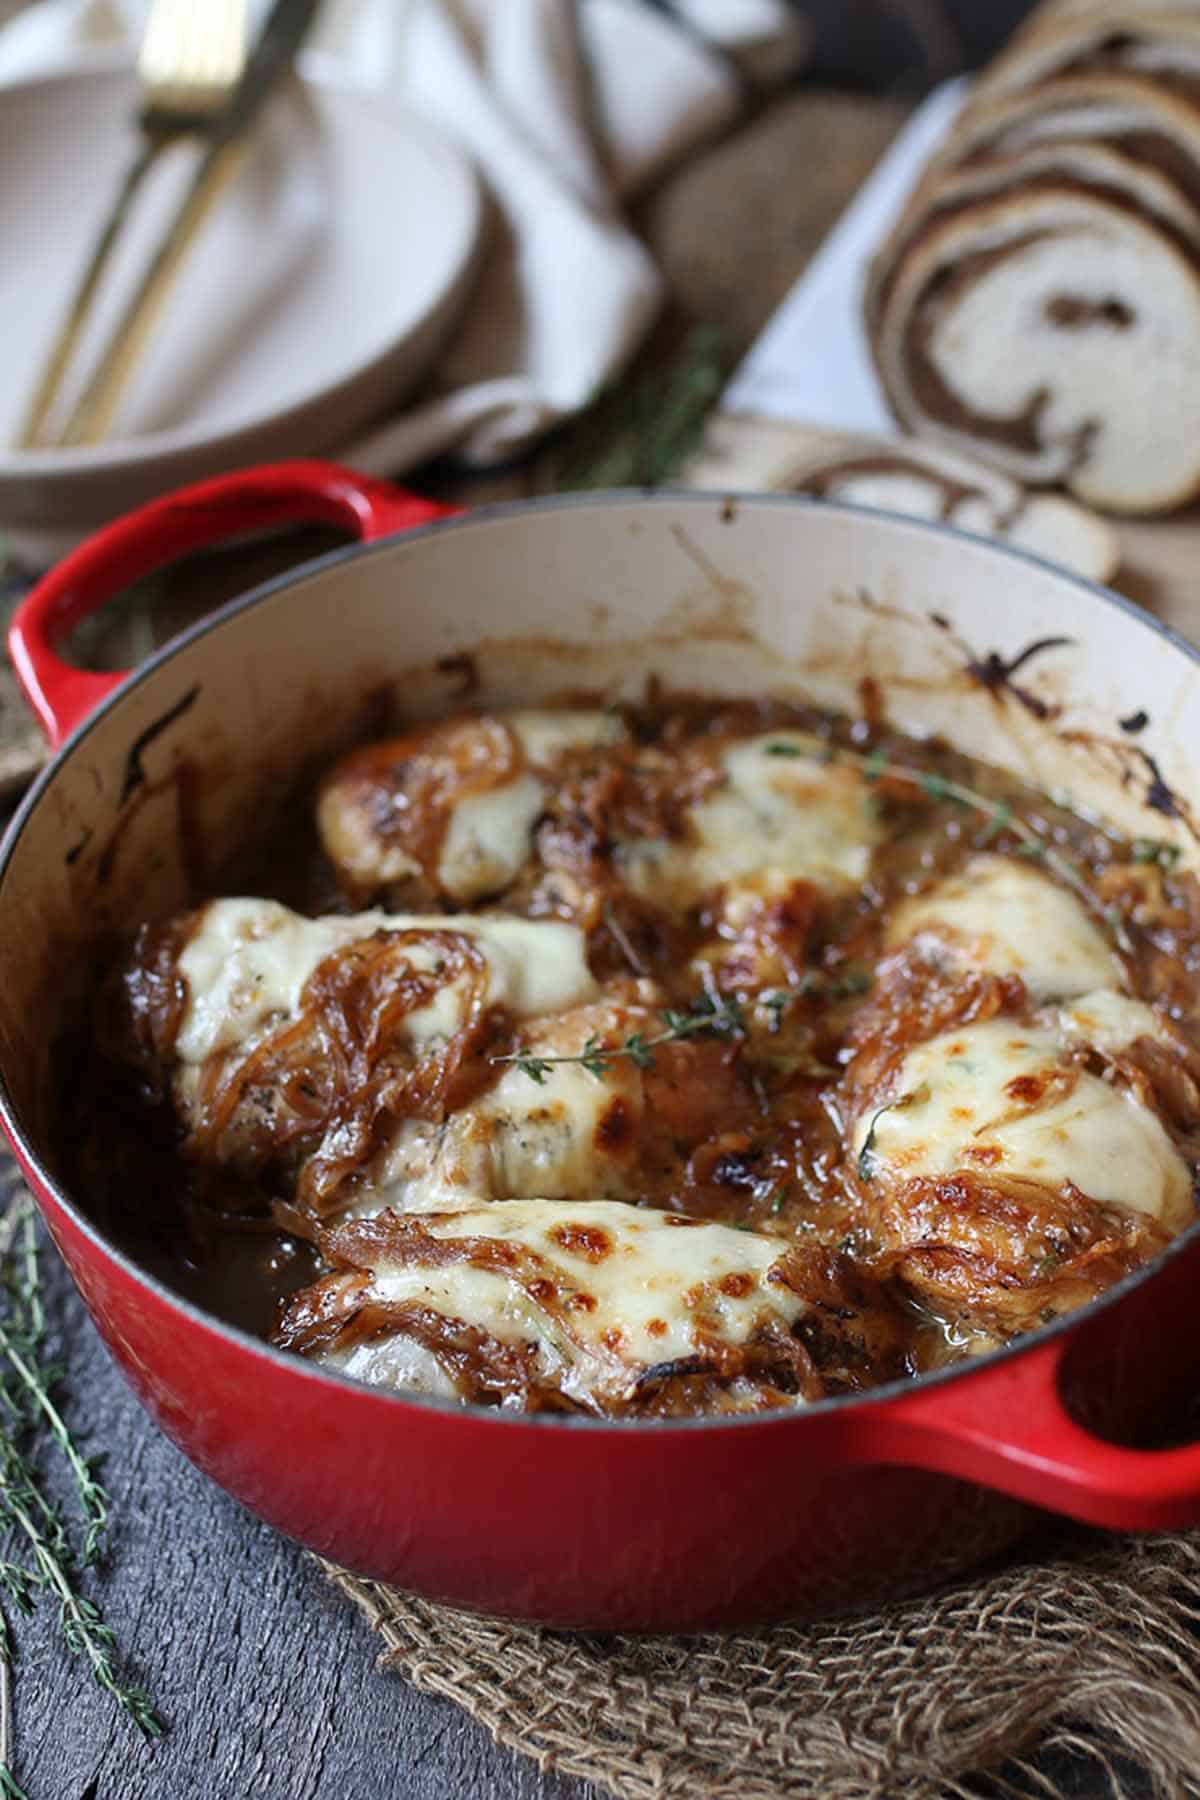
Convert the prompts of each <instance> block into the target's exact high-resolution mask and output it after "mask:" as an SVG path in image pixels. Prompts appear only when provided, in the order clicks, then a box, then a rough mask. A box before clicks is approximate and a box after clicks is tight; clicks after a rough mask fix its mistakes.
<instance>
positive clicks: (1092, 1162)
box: [851, 1018, 1192, 1232]
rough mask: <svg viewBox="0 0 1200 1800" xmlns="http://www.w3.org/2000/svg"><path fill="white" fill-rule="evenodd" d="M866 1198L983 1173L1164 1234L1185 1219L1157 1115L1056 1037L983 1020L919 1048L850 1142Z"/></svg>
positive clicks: (1172, 1154) (1186, 1202) (1174, 1159)
mask: <svg viewBox="0 0 1200 1800" xmlns="http://www.w3.org/2000/svg"><path fill="white" fill-rule="evenodd" d="M851 1143H852V1150H853V1154H854V1156H855V1157H856V1159H857V1162H858V1168H859V1172H860V1175H861V1176H862V1178H863V1179H864V1181H865V1182H866V1183H868V1184H869V1185H870V1186H871V1187H872V1188H874V1189H875V1190H876V1191H878V1189H896V1188H899V1187H901V1186H903V1185H904V1184H906V1183H909V1182H913V1181H920V1180H937V1179H939V1178H944V1177H948V1176H952V1175H955V1174H956V1173H961V1172H963V1171H974V1172H979V1171H986V1172H987V1173H989V1174H990V1175H995V1176H997V1177H1002V1178H1004V1179H1006V1180H1009V1181H1013V1180H1016V1181H1021V1182H1029V1183H1035V1184H1037V1185H1038V1186H1040V1187H1043V1188H1046V1189H1048V1190H1051V1191H1055V1192H1058V1191H1063V1190H1065V1189H1066V1188H1067V1187H1068V1186H1070V1187H1071V1188H1073V1189H1075V1190H1077V1191H1078V1192H1079V1193H1081V1194H1082V1195H1083V1196H1085V1197H1086V1198H1087V1199H1089V1200H1091V1201H1093V1202H1096V1203H1097V1204H1099V1205H1101V1206H1107V1207H1118V1208H1121V1209H1122V1210H1123V1211H1125V1212H1127V1213H1130V1214H1146V1215H1149V1217H1150V1218H1151V1219H1153V1220H1155V1221H1156V1222H1157V1223H1158V1224H1159V1225H1161V1226H1163V1227H1165V1228H1166V1229H1167V1230H1168V1231H1171V1232H1176V1231H1181V1230H1182V1229H1183V1227H1184V1226H1185V1225H1186V1224H1187V1223H1188V1222H1189V1220H1190V1218H1191V1216H1192V1199H1191V1190H1192V1183H1191V1177H1190V1175H1189V1173H1188V1169H1187V1165H1186V1164H1185V1163H1184V1161H1183V1158H1182V1157H1181V1156H1180V1154H1179V1152H1178V1151H1177V1150H1176V1149H1175V1146H1174V1145H1173V1144H1172V1142H1171V1139H1170V1138H1169V1137H1168V1135H1167V1133H1166V1131H1165V1129H1164V1127H1163V1125H1162V1124H1161V1122H1160V1120H1159V1119H1158V1117H1157V1115H1156V1114H1155V1113H1153V1112H1152V1111H1151V1110H1150V1109H1149V1107H1147V1106H1145V1105H1143V1104H1142V1102H1141V1101H1140V1100H1139V1099H1138V1098H1137V1097H1136V1096H1135V1095H1134V1094H1133V1093H1132V1092H1129V1091H1127V1090H1125V1089H1123V1088H1121V1087H1119V1086H1116V1085H1115V1084H1113V1083H1111V1082H1109V1081H1106V1080H1103V1079H1101V1078H1100V1077H1099V1076H1096V1075H1093V1074H1090V1073H1088V1072H1087V1071H1086V1070H1084V1069H1082V1068H1080V1067H1079V1065H1078V1063H1077V1062H1076V1061H1074V1060H1073V1059H1072V1057H1071V1056H1070V1055H1069V1053H1068V1051H1067V1050H1066V1048H1065V1047H1064V1043H1063V1040H1062V1039H1061V1038H1060V1037H1059V1036H1058V1034H1057V1033H1056V1032H1054V1031H1053V1030H1050V1029H1048V1028H1047V1027H1046V1026H1044V1025H1038V1026H1029V1027H1025V1026H1022V1025H1020V1024H1017V1023H1015V1022H1014V1021H1013V1020H1011V1019H1006V1018H996V1019H988V1020H986V1021H984V1022H982V1023H979V1024H975V1025H968V1026H966V1027H964V1028H963V1029H961V1030H958V1031H952V1032H946V1033H943V1034H942V1035H941V1036H938V1037H935V1038H933V1039H931V1040H930V1041H929V1042H928V1043H924V1044H918V1045H917V1046H916V1047H915V1048H914V1049H912V1050H911V1051H910V1052H909V1053H908V1055H907V1056H906V1057H905V1058H904V1059H903V1061H902V1063H901V1064H900V1066H899V1068H898V1069H897V1071H896V1073H895V1075H894V1077H893V1079H892V1081H891V1083H890V1084H889V1089H888V1091H887V1092H886V1093H885V1094H883V1095H880V1096H879V1097H878V1103H877V1104H876V1105H875V1106H874V1107H872V1108H870V1109H868V1110H864V1111H863V1113H862V1114H861V1115H860V1117H859V1118H858V1120H857V1122H856V1124H855V1126H854V1129H853V1133H852V1138H851Z"/></svg>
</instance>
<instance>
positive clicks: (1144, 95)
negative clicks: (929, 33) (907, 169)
mask: <svg viewBox="0 0 1200 1800" xmlns="http://www.w3.org/2000/svg"><path fill="white" fill-rule="evenodd" d="M1064 142H1076V143H1078V142H1085V143H1098V144H1104V145H1107V146H1108V147H1110V148H1112V149H1116V150H1122V151H1124V152H1125V154H1126V155H1128V156H1130V157H1132V158H1133V160H1135V161H1136V162H1139V163H1141V164H1142V165H1143V166H1145V167H1149V168H1154V169H1156V170H1157V171H1158V172H1159V173H1160V174H1162V175H1164V176H1166V178H1167V179H1168V180H1169V181H1171V182H1172V183H1173V184H1174V185H1175V187H1177V188H1178V189H1179V190H1180V191H1181V192H1182V193H1183V194H1184V195H1185V196H1186V197H1187V198H1188V199H1189V200H1190V201H1191V202H1192V204H1193V205H1195V206H1197V208H1198V209H1200V107H1198V106H1197V105H1196V104H1195V103H1194V102H1193V101H1192V100H1191V99H1189V98H1186V97H1185V96H1184V95H1182V94H1180V93H1176V92H1174V91H1172V90H1171V89H1170V88H1169V87H1167V86H1166V85H1164V84H1163V83H1161V82H1155V81H1150V80H1144V79H1140V78H1138V77H1136V76H1133V75H1114V74H1109V73H1101V74H1091V75H1071V76H1067V77H1064V78H1063V79H1062V80H1061V81H1049V82H1047V83H1046V84H1045V85H1044V86H1042V87H1039V88H1035V89H1033V90H1032V91H1030V92H1027V93H1025V92H1023V93H1016V94H1001V95H999V96H997V97H995V98H989V97H988V95H987V94H986V93H984V94H982V95H981V96H980V98H979V99H978V100H977V101H975V102H974V103H973V104H972V105H970V106H968V107H967V109H966V111H965V112H963V113H962V114H961V115H960V117H959V118H958V120H957V121H956V123H955V126H954V129H953V131H951V132H950V134H949V135H948V137H947V139H946V142H945V144H944V145H943V146H942V148H941V149H940V150H939V151H938V153H937V155H936V156H935V157H934V158H933V160H932V162H931V163H930V165H929V170H928V174H929V177H930V178H931V179H932V178H934V177H936V176H938V175H941V174H945V173H947V172H948V171H949V170H951V169H956V168H962V167H963V166H964V165H966V164H970V163H974V162H980V161H987V160H989V159H990V158H992V157H995V156H997V155H1006V154H1011V153H1013V152H1019V151H1022V150H1027V149H1030V148H1032V147H1034V146H1036V145H1040V144H1047V143H1064Z"/></svg>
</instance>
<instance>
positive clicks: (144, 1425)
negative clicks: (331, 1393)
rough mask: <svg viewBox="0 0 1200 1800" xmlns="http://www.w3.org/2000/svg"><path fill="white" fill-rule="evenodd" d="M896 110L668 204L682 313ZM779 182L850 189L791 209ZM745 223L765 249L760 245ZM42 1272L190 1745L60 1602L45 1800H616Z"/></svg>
mask: <svg viewBox="0 0 1200 1800" xmlns="http://www.w3.org/2000/svg"><path fill="white" fill-rule="evenodd" d="M899 116H900V114H899V113H898V111H897V109H895V108H893V107H889V106H886V105H883V104H877V103H870V102H864V101H861V100H859V101H854V102H841V101H838V102H832V101H828V100H822V99H820V98H815V97H812V96H808V95H804V94H799V95H795V96H791V97H789V98H788V99H787V100H785V101H783V102H781V103H779V105H777V106H776V107H775V108H773V109H772V110H771V112H770V113H769V114H768V115H767V116H766V117H764V118H763V119H760V120H759V121H757V122H756V123H755V124H754V125H752V126H751V127H749V128H748V129H747V130H745V131H743V133H741V134H740V136H739V137H738V138H737V139H736V140H734V141H733V142H732V143H730V144H727V145H724V146H721V147H718V148H717V149H716V150H714V151H713V152H712V153H711V154H710V156H709V157H707V158H705V159H703V161H702V162H701V163H700V164H699V165H693V166H692V167H691V168H690V169H689V170H688V171H686V172H685V174H684V175H683V176H681V177H680V178H679V180H678V181H677V182H676V183H674V184H673V185H672V186H671V187H670V188H668V189H666V190H664V192H663V193H662V194H661V195H659V196H658V197H657V198H656V199H655V200H654V201H653V202H652V203H651V204H650V205H649V207H648V208H647V209H646V211H645V217H644V219H643V224H644V226H645V228H646V230H647V233H648V235H649V236H650V237H651V239H652V241H653V242H654V244H655V248H656V250H657V252H658V254H659V256H660V259H661V260H662V261H663V262H664V264H665V265H666V266H667V267H668V269H669V271H670V273H671V276H672V279H673V282H674V286H675V291H676V293H677V294H678V295H679V297H680V301H681V305H682V308H683V311H684V312H685V313H687V314H689V315H690V316H692V317H709V318H713V317H716V318H721V319H724V320H725V322H726V323H727V324H728V326H729V327H730V329H731V330H732V331H733V332H734V334H735V337H736V338H737V339H738V341H739V342H741V343H744V342H746V341H748V340H749V337H750V336H751V335H752V334H753V333H754V332H755V331H756V330H757V329H758V327H759V326H760V325H761V323H762V322H763V320H764V319H765V317H766V316H767V314H768V313H769V312H770V310H771V309H772V307H773V306H774V304H775V303H776V302H777V301H778V299H779V298H780V297H781V296H782V294H783V292H784V291H786V288H787V286H788V285H790V282H791V281H792V280H793V279H794V278H795V276H796V274H797V273H798V272H799V270H800V268H801V267H802V266H803V263H804V261H805V260H806V258H807V256H808V254H809V253H810V252H811V250H812V248H813V247H815V244H816V243H817V242H818V241H819V240H820V238H821V236H822V235H823V234H824V232H825V230H826V229H827V227H828V225H829V224H830V223H831V222H832V219H833V218H834V216H836V213H837V211H838V210H839V209H840V206H841V205H842V203H843V202H844V200H845V198H846V195H847V192H848V190H849V188H851V187H852V186H853V185H854V184H855V182H856V181H857V180H859V179H861V176H862V175H863V174H864V173H865V172H866V169H867V168H868V167H869V166H870V163H871V161H872V160H873V159H874V157H875V156H876V155H877V154H878V152H879V150H880V149H881V148H882V146H883V144H884V143H885V142H886V140H887V138H888V136H889V135H890V133H891V131H892V130H893V129H894V127H895V125H896V123H897V120H898V118H899ZM815 150H819V155H814V151H815ZM781 166H784V167H792V168H797V169H805V168H807V169H810V170H813V169H816V170H818V171H823V172H827V171H829V170H831V169H833V170H836V171H837V172H838V173H837V178H836V179H831V178H827V174H823V175H822V179H819V180H814V181H813V182H812V183H811V184H810V185H809V187H807V188H806V189H805V190H804V191H803V192H802V193H801V192H800V191H799V190H798V187H797V188H793V189H792V190H791V194H790V198H789V195H788V190H787V187H786V185H785V184H783V183H780V182H779V180H778V170H779V168H780V167H781ZM721 193H725V194H728V195H731V196H732V195H736V196H739V197H740V199H741V201H742V204H739V205H738V206H736V207H734V206H729V207H725V208H721V212H722V219H723V228H722V233H721V234H716V235H717V236H718V237H720V239H721V242H720V245H718V244H717V242H716V239H715V237H714V234H713V232H712V229H711V221H712V217H713V212H712V208H713V201H714V195H716V196H719V195H720V194H721ZM747 193H752V194H755V195H756V196H757V198H756V199H755V201H754V204H752V205H746V204H744V201H745V196H746V194H747ZM738 220H741V221H742V226H741V228H742V230H743V232H745V233H752V234H753V236H752V238H751V237H747V238H746V240H745V241H744V242H742V243H739V242H738V238H737V232H736V230H734V229H732V227H733V225H734V224H736V222H737V221H738ZM726 227H729V229H726ZM752 251H753V254H751V252H752ZM751 269H752V271H753V275H752V280H748V279H747V272H748V271H749V270H751ZM1125 543H1126V549H1127V552H1128V558H1129V568H1130V573H1129V575H1128V586H1129V588H1130V591H1132V592H1134V593H1135V594H1136V596H1137V597H1138V598H1139V599H1142V600H1143V601H1146V602H1148V603H1149V604H1151V605H1152V606H1153V607H1154V609H1155V610H1156V611H1158V612H1160V613H1161V614H1162V615H1163V616H1164V617H1166V618H1167V619H1168V620H1169V621H1170V622H1171V623H1173V624H1175V625H1176V626H1178V627H1179V628H1181V629H1184V630H1188V629H1190V630H1192V631H1193V632H1194V633H1195V634H1196V635H1198V636H1200V528H1198V526H1197V524H1196V523H1194V522H1192V521H1188V520H1184V521H1175V522H1171V523H1169V524H1165V525H1156V526H1137V527H1131V528H1130V529H1129V530H1128V532H1127V533H1126V534H1125ZM251 579H253V577H251ZM45 1261H46V1269H47V1281H48V1286H49V1291H50V1301H51V1316H52V1320H53V1325H54V1329H55V1331H56V1332H57V1333H58V1335H59V1338H60V1342H61V1345H62V1353H63V1358H64V1360H65V1362H66V1364H67V1370H68V1375H67V1391H68V1392H69V1394H70V1395H71V1397H72V1401H71V1416H72V1421H73V1423H74V1424H76V1425H77V1427H78V1428H79V1431H80V1434H81V1436H83V1437H84V1438H85V1440H86V1447H87V1448H88V1449H89V1450H99V1451H101V1452H102V1453H103V1456H104V1478H105V1480H106V1481H107V1483H108V1486H109V1488H110V1490H111V1492H112V1495H113V1501H114V1506H113V1520H114V1529H113V1536H112V1553H111V1566H110V1568H109V1570H108V1572H107V1573H106V1574H105V1575H104V1576H103V1578H102V1580H101V1582H100V1583H99V1584H98V1590H97V1591H98V1594H99V1596H100V1598H101V1599H102V1601H103V1604H104V1607H105V1610H106V1612H107V1614H108V1616H109V1618H110V1620H111V1623H112V1624H113V1626H114V1628H115V1629H116V1631H117V1634H118V1637H119V1639H120V1641H121V1643H122V1644H123V1645H124V1646H127V1647H128V1649H129V1650H130V1652H131V1655H132V1660H133V1667H134V1670H135V1672H136V1674H137V1675H138V1677H139V1678H140V1679H142V1680H143V1681H144V1683H145V1685H146V1686H147V1687H148V1688H149V1689H150V1691H151V1693H152V1694H153V1696H154V1698H155V1700H156V1702H157V1703H158V1705H159V1707H160V1708H161V1710H162V1712H163V1714H164V1716H165V1717H166V1719H167V1720H168V1722H169V1725H170V1731H169V1735H168V1736H167V1737H166V1738H165V1739H164V1740H162V1741H161V1742H160V1743H157V1744H147V1743H144V1742H143V1741H142V1740H140V1739H139V1737H138V1736H137V1734H136V1732H135V1731H134V1730H133V1728H132V1727H131V1726H130V1725H128V1723H127V1722H126V1721H125V1720H124V1719H123V1718H122V1717H121V1716H119V1715H118V1714H117V1713H116V1711H115V1709H114V1708H113V1706H112V1704H111V1703H110V1702H109V1700H108V1699H107V1697H106V1696H104V1695H103V1694H101V1693H99V1692H98V1691H97V1690H96V1689H94V1688H93V1687H92V1686H91V1685H90V1683H89V1681H88V1679H87V1676H86V1673H85V1672H84V1671H83V1670H82V1669H81V1668H79V1667H78V1666H72V1665H71V1664H70V1662H69V1659H68V1658H67V1656H66V1654H65V1652H64V1651H63V1649H62V1648H61V1642H60V1638H59V1635H58V1632H57V1628H56V1624H55V1621H54V1619H53V1617H52V1613H51V1609H50V1607H49V1606H48V1605H45V1604H43V1605H42V1606H40V1607H39V1609H38V1611H37V1613H36V1614H35V1616H34V1617H33V1618H32V1619H31V1620H28V1621H21V1622H19V1623H18V1625H17V1629H16V1633H15V1635H16V1639H17V1649H18V1666H17V1672H16V1681H15V1714H16V1746H15V1750H16V1766H17V1769H18V1771H19V1773H20V1775H21V1778H22V1779H23V1781H24V1782H25V1785H26V1787H27V1789H28V1791H29V1794H30V1796H31V1800H207V1797H209V1796H220V1797H221V1800H260V1797H261V1800H393V1797H396V1800H460V1797H461V1800H600V1796H599V1793H598V1790H595V1789H592V1788H589V1787H588V1786H586V1785H585V1784H581V1783H579V1782H575V1781H565V1780H561V1779H559V1778H557V1777H555V1776H553V1775H545V1776H543V1775H541V1774H539V1773H538V1772H537V1770H536V1769H535V1768H534V1767H533V1766H532V1765H531V1764H526V1763H524V1762H523V1761H521V1760H520V1759H517V1758H515V1757H513V1756H511V1755H510V1754H508V1753H507V1752H505V1751H501V1750H498V1749H496V1748H495V1747H494V1746H493V1745H492V1743H491V1741H490V1740H489V1739H488V1737H487V1736H486V1734H485V1733H484V1731H483V1730H482V1729H481V1728H480V1727H478V1726H476V1725H474V1724H473V1723H472V1722H471V1721H470V1720H469V1719H467V1718H466V1717H464V1716H463V1715H462V1714H461V1713H460V1712H459V1711H458V1710H457V1709H456V1708H455V1707H453V1706H452V1705H451V1704H450V1703H448V1702H444V1701H440V1700H437V1699H432V1698H429V1697H426V1696H422V1695H420V1694H418V1693H417V1692H416V1691H415V1690H414V1689H412V1688H411V1687H409V1686H408V1684H407V1683H406V1682H405V1681H403V1680H402V1679H400V1678H399V1677H397V1676H396V1675H394V1674H388V1673H384V1672H380V1671H378V1670H377V1669H376V1667H375V1656H376V1652H377V1642H376V1640H375V1639H374V1638H373V1636H372V1634H371V1633H370V1631H369V1630H368V1628H367V1626H366V1624H365V1623H364V1622H363V1621H362V1620H360V1619H359V1617H358V1616H357V1615H356V1613H355V1612H354V1611H353V1610H352V1608H351V1607H350V1606H349V1604H348V1603H347V1602H346V1601H345V1600H344V1599H343V1598H341V1597H340V1596H339V1595H337V1594H335V1593H334V1591H333V1590H332V1589H331V1588H330V1587H329V1586H328V1584H327V1583H326V1582H325V1580H324V1578H323V1577H322V1575H321V1573H320V1571H319V1570H318V1568H317V1567H316V1565H315V1564H314V1563H313V1562H312V1560H311V1559H310V1558H309V1557H308V1556H306V1554H305V1553H304V1552H303V1551H301V1550H299V1549H298V1548H296V1547H295V1546H294V1545H292V1544H290V1543H288V1542H286V1541H284V1540H283V1539H281V1538H280V1537H279V1536H278V1535H277V1534H276V1533H275V1532H273V1531H271V1530H270V1529H268V1528H267V1527H266V1526H264V1525H261V1524H259V1523H258V1522H257V1521H256V1520H255V1519H253V1518H252V1517H250V1516H249V1515H248V1514H247V1513H245V1512H244V1511H242V1509H241V1508H240V1507H238V1506H237V1505H236V1504H235V1503H234V1502H233V1501H232V1500H230V1499H228V1498H227V1497H226V1496H225V1495H224V1494H223V1493H221V1492H220V1491H218V1490H217V1489H216V1488H214V1487H213V1486H212V1485H211V1484H210V1483H209V1482H208V1481H207V1480H206V1479H205V1478H204V1477H203V1476H201V1475H199V1474H198V1473H197V1472H196V1471H195V1470H194V1469H193V1468H192V1467H191V1465H190V1464H189V1463H187V1462H186V1461H185V1460H184V1458H183V1457H182V1456H181V1455H180V1454H179V1452H178V1451H176V1450H175V1449H174V1448H173V1446H171V1445H170V1444H169V1443H168V1442H167V1441H166V1440H165V1439H164V1438H162V1437H161V1436H160V1435H159V1434H158V1432H157V1431H156V1430H155V1429H154V1428H153V1427H152V1426H151V1425H150V1424H149V1422H148V1421H147V1419H146V1418H145V1416H144V1415H143V1414H142V1412H141V1411H140V1409H139V1408H138V1407H137V1405H136V1404H135V1402H134V1401H133V1399H132V1397H131V1396H130V1394H129V1393H128V1392H127V1390H126V1388H125V1386H124V1383H123V1381H122V1380H121V1378H120V1377H119V1376H118V1375H117V1373H116V1372H115V1369H114V1368H113V1366H112V1364H111V1363H110V1361H109V1359H108V1356H107V1354H106V1353H105V1351H104V1350H103V1349H102V1348H101V1346H100V1344H99V1341H98V1339H97V1337H96V1335H95V1333H94V1331H93V1330H92V1328H91V1325H90V1324H89V1322H88V1320H87V1317H86V1315H85V1313H84V1310H83V1308H82V1305H81V1304H80V1302H79V1301H78V1298H77V1297H76V1295H75V1294H74V1291H73V1289H72V1288H71V1285H70V1282H69V1280H68V1278H67V1276H66V1274H65V1271H64V1270H63V1269H62V1268H61V1267H60V1266H59V1265H58V1263H57V1259H56V1258H54V1257H53V1255H52V1253H50V1252H47V1255H46V1259H45ZM1088 1791H1089V1788H1088V1787H1087V1786H1084V1787H1081V1788H1080V1792H1081V1793H1084V1792H1088Z"/></svg>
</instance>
